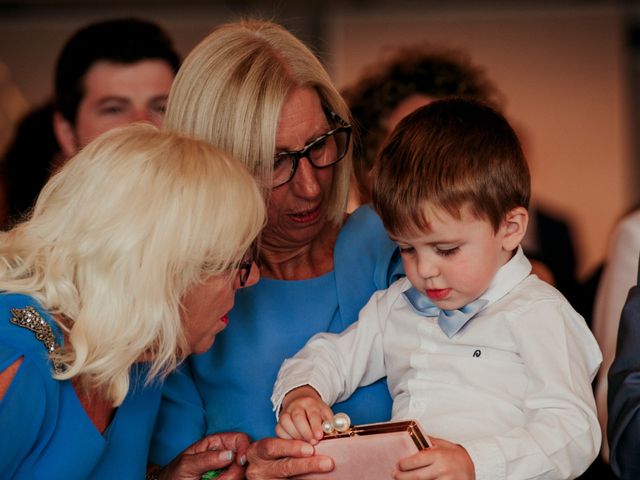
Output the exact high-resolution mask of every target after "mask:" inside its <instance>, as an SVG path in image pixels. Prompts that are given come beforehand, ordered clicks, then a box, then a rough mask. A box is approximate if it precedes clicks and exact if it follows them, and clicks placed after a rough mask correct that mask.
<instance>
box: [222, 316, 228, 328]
mask: <svg viewBox="0 0 640 480" xmlns="http://www.w3.org/2000/svg"><path fill="white" fill-rule="evenodd" d="M220 321H221V322H222V323H224V325H225V327H226V326H227V325H229V315H223V316H222V317H220Z"/></svg>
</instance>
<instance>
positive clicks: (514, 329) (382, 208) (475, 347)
mask: <svg viewBox="0 0 640 480" xmlns="http://www.w3.org/2000/svg"><path fill="white" fill-rule="evenodd" d="M529 195H530V178H529V171H528V168H527V164H526V161H525V159H524V155H523V153H522V149H521V147H520V144H519V141H518V139H517V137H516V134H515V133H514V131H513V129H512V128H511V127H510V126H509V124H508V123H507V121H506V120H505V119H504V118H503V117H502V116H501V115H500V114H498V113H497V112H495V111H493V110H492V109H491V108H489V107H486V106H483V105H481V104H478V103H474V102H471V101H467V100H462V99H449V100H441V101H437V102H433V103H431V104H429V105H427V106H425V107H422V108H420V109H419V110H417V111H416V112H414V113H412V114H411V115H409V116H408V117H407V118H406V119H404V120H403V121H402V122H401V123H400V124H399V125H398V127H397V128H396V130H395V131H394V133H393V134H392V136H391V137H390V139H389V140H388V142H387V144H386V146H385V147H384V148H383V150H382V152H381V154H380V157H379V159H378V164H377V165H376V171H375V183H374V190H373V201H374V205H375V207H376V209H377V210H378V212H379V213H380V216H381V217H382V220H383V222H384V224H385V228H386V229H387V231H388V232H389V235H390V236H391V237H392V239H393V240H395V241H396V242H397V243H398V246H399V247H400V252H401V255H402V260H403V263H404V267H405V271H406V273H407V278H405V279H401V280H399V281H397V282H396V283H394V284H393V285H391V286H390V287H389V288H388V289H387V290H384V291H379V292H376V293H375V294H374V295H373V297H372V298H371V300H370V301H369V303H368V304H367V305H366V306H365V307H364V308H363V309H362V311H361V313H360V319H359V321H358V322H357V323H355V324H354V325H352V326H351V327H350V328H348V329H347V330H346V331H345V332H343V333H342V334H340V335H332V334H320V335H316V336H314V337H313V338H312V339H311V340H310V341H309V343H308V344H307V345H306V346H305V347H304V349H303V350H301V351H300V352H299V353H298V354H297V355H296V356H295V357H294V358H292V359H289V360H287V361H285V363H284V364H283V366H282V368H281V370H280V373H279V375H278V380H277V382H276V385H275V387H274V393H273V397H272V401H273V404H274V408H275V411H276V412H279V414H280V415H279V416H280V418H279V423H278V426H277V428H276V433H277V434H278V435H279V436H281V437H284V438H297V439H304V440H306V441H308V442H310V443H312V444H315V443H317V441H318V440H319V439H321V438H322V435H323V432H322V422H323V421H324V420H328V419H330V418H331V416H332V412H331V409H330V408H329V407H328V406H327V404H329V405H332V404H333V403H335V402H337V401H341V400H344V399H345V398H347V397H348V396H349V395H351V393H352V392H353V391H354V390H355V389H356V388H358V387H359V386H362V385H367V384H369V383H371V382H374V381H375V380H377V379H379V378H381V377H384V376H385V375H386V376H387V381H388V386H389V390H390V392H391V394H392V396H393V419H394V420H400V419H417V420H418V421H419V422H420V423H421V425H422V426H423V428H424V429H425V433H427V434H428V435H429V436H430V437H431V440H432V443H433V445H434V447H433V448H429V449H426V450H423V451H421V452H419V453H417V454H415V455H413V456H411V457H408V458H404V459H401V460H400V461H399V463H398V470H399V472H400V473H399V474H398V475H397V477H396V478H429V479H431V478H434V479H435V478H447V479H474V478H475V479H476V480H482V479H490V480H499V479H503V478H509V479H533V478H545V479H549V478H575V477H577V476H578V475H580V473H582V472H583V471H584V470H586V468H587V467H588V466H589V464H590V463H591V462H592V461H593V459H594V458H595V457H596V455H597V453H598V450H599V447H600V428H599V426H598V420H597V417H596V411H595V403H594V398H593V394H592V390H591V381H592V379H593V378H594V376H595V374H596V371H597V369H598V366H599V365H600V361H601V358H602V357H601V354H600V350H599V349H598V346H597V344H596V342H595V340H594V338H593V336H592V335H591V333H590V331H589V330H588V328H587V326H586V324H585V323H584V320H583V319H582V317H580V315H578V314H577V313H576V312H575V310H574V309H573V308H572V307H571V305H570V304H569V303H568V302H567V301H566V300H565V299H564V297H562V295H560V293H559V292H558V291H557V290H555V289H554V288H553V287H551V286H550V285H548V284H546V283H544V282H542V281H541V280H539V279H538V278H537V277H536V276H534V275H530V271H531V264H530V263H529V261H528V260H527V258H526V257H525V256H524V254H523V253H522V249H521V247H520V246H519V244H520V241H521V239H522V237H523V236H524V234H525V231H526V228H527V220H528V214H527V206H528V203H529ZM325 402H326V403H325ZM444 439H446V440H444Z"/></svg>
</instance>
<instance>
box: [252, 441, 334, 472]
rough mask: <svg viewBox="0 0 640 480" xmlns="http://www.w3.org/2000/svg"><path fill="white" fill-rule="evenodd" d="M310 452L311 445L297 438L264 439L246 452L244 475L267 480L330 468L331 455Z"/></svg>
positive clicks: (331, 468)
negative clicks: (246, 461) (245, 472)
mask: <svg viewBox="0 0 640 480" xmlns="http://www.w3.org/2000/svg"><path fill="white" fill-rule="evenodd" d="M313 453H314V449H313V447H312V446H311V445H309V444H308V443H306V442H303V441H301V440H286V439H283V438H264V439H262V440H259V441H257V442H255V443H253V444H251V446H250V447H249V450H248V451H247V460H248V465H247V478H248V479H249V480H269V479H277V478H289V477H292V476H296V475H303V474H305V473H324V472H330V471H331V470H333V459H331V457H327V456H323V455H317V456H316V455H314V454H313Z"/></svg>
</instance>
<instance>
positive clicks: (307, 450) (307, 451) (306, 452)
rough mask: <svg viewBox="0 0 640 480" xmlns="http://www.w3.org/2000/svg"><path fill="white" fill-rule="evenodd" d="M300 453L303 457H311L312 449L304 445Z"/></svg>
mask: <svg viewBox="0 0 640 480" xmlns="http://www.w3.org/2000/svg"><path fill="white" fill-rule="evenodd" d="M300 451H301V452H302V454H303V455H313V447H312V446H311V445H304V446H303V447H302V449H301V450H300Z"/></svg>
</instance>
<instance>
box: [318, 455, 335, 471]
mask: <svg viewBox="0 0 640 480" xmlns="http://www.w3.org/2000/svg"><path fill="white" fill-rule="evenodd" d="M319 466H320V469H321V470H322V471H324V472H328V471H330V470H331V468H332V467H333V463H332V462H331V460H329V459H328V458H325V459H322V460H320V465H319Z"/></svg>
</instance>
